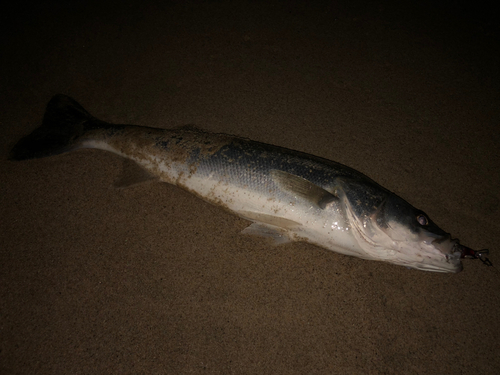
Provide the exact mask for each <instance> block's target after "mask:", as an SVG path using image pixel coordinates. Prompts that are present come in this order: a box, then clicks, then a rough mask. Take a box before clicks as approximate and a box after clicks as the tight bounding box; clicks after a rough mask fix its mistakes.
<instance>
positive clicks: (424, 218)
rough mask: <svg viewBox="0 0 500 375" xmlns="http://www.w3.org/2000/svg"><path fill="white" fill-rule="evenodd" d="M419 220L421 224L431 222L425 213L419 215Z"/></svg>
mask: <svg viewBox="0 0 500 375" xmlns="http://www.w3.org/2000/svg"><path fill="white" fill-rule="evenodd" d="M417 221H418V223H419V224H420V225H427V224H429V219H427V217H426V216H425V215H422V214H420V215H418V216H417Z"/></svg>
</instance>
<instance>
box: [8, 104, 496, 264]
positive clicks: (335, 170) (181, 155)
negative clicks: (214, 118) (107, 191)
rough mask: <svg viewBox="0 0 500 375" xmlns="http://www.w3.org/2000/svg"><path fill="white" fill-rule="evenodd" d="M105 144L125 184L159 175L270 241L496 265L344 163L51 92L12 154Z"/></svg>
mask: <svg viewBox="0 0 500 375" xmlns="http://www.w3.org/2000/svg"><path fill="white" fill-rule="evenodd" d="M86 148H91V149H99V150H104V151H108V152H112V153H114V154H117V155H119V156H121V157H123V158H124V166H125V168H124V170H125V171H127V172H125V173H124V174H123V176H122V177H121V178H120V179H119V181H118V182H117V186H119V187H126V186H131V185H135V184H138V183H141V182H143V181H147V180H151V179H156V180H158V181H161V182H166V183H169V184H173V185H175V186H178V187H180V188H182V189H184V190H186V191H188V192H190V193H192V194H194V195H195V196H197V197H199V198H201V199H203V200H205V201H207V202H209V203H211V204H214V205H216V206H219V207H222V208H223V209H226V210H227V211H229V212H231V213H233V214H235V215H237V216H239V217H241V218H243V219H245V220H248V221H249V222H250V223H251V224H250V225H249V226H248V227H246V228H245V229H244V230H243V231H242V233H244V234H249V235H257V236H262V237H266V238H269V239H271V241H272V242H273V244H275V245H277V244H284V243H289V242H294V241H302V242H308V243H311V244H313V245H316V246H319V247H321V248H324V249H327V250H332V251H334V252H337V253H340V254H344V255H348V256H354V257H357V258H361V259H368V260H376V261H383V262H387V263H391V264H395V265H399V266H405V267H407V268H411V269H417V270H423V271H431V272H443V273H457V272H460V271H461V270H462V269H463V266H462V262H461V259H463V258H472V259H480V260H481V261H482V262H483V263H485V264H487V265H491V262H490V261H489V259H488V258H487V254H488V250H478V251H476V250H472V249H470V248H468V247H466V246H463V245H461V244H460V243H459V241H458V240H457V239H453V238H452V237H451V235H450V234H449V233H446V232H445V231H443V230H442V229H441V228H439V227H438V226H437V225H436V224H435V223H434V222H433V221H432V220H431V219H430V218H429V216H428V215H427V214H426V213H425V212H423V211H422V210H420V209H417V208H415V207H413V206H412V205H411V204H410V203H408V202H407V201H405V200H404V199H402V198H400V197H399V196H397V195H396V194H394V193H392V192H391V191H389V190H388V189H386V188H384V187H382V186H380V185H379V184H377V183H376V182H375V181H373V180H372V179H371V178H369V177H367V176H366V175H364V174H362V173H361V172H358V171H357V170H355V169H353V168H350V167H348V166H345V165H343V164H340V163H337V162H334V161H330V160H327V159H324V158H321V157H318V156H314V155H310V154H306V153H303V152H299V151H294V150H291V149H287V148H284V147H279V146H274V145H270V144H265V143H261V142H256V141H252V140H249V139H246V138H242V137H237V136H232V135H227V134H219V133H210V132H206V131H203V130H201V129H198V128H195V127H192V126H191V127H189V126H188V127H186V126H185V127H178V128H173V129H160V128H151V127H145V126H138V125H121V124H111V123H108V122H105V121H101V120H99V119H97V118H95V117H94V116H92V115H91V114H90V113H89V112H87V111H86V110H85V109H84V108H83V107H82V106H81V105H80V104H78V103H77V102H76V101H75V100H74V99H72V98H70V97H69V96H66V95H62V94H59V95H55V96H54V97H53V98H52V99H51V100H50V101H49V103H48V104H47V107H46V111H45V114H44V117H43V120H42V124H41V125H40V126H39V127H38V128H36V129H35V130H33V132H32V133H30V134H29V135H27V136H25V137H23V138H22V139H20V140H19V141H18V142H17V144H15V146H14V147H13V148H12V150H11V152H10V154H9V159H10V160H13V161H22V160H29V159H36V158H44V157H52V156H56V155H59V154H63V153H67V152H71V151H75V150H78V149H86Z"/></svg>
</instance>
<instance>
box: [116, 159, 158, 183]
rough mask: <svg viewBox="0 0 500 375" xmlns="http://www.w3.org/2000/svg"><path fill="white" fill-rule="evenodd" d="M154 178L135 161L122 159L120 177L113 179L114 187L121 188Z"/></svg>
mask: <svg viewBox="0 0 500 375" xmlns="http://www.w3.org/2000/svg"><path fill="white" fill-rule="evenodd" d="M155 178H156V177H155V176H153V175H152V174H150V173H149V172H148V171H147V170H145V169H144V168H142V167H141V166H140V165H139V164H137V163H136V162H135V161H133V160H130V159H123V169H122V172H121V175H120V177H119V178H118V180H116V181H115V183H114V186H115V187H116V188H119V189H123V188H127V187H130V186H134V185H138V184H141V183H143V182H146V181H150V180H153V179H155Z"/></svg>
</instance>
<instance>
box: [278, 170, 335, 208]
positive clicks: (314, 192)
mask: <svg viewBox="0 0 500 375" xmlns="http://www.w3.org/2000/svg"><path fill="white" fill-rule="evenodd" d="M271 177H272V179H273V181H274V182H275V183H276V184H278V185H279V186H280V187H281V188H282V189H283V190H287V191H289V192H290V193H292V194H294V195H296V196H298V197H301V198H304V199H306V200H308V201H310V202H311V203H312V204H314V205H316V206H318V207H319V208H321V209H322V210H324V209H325V207H326V206H327V205H328V204H329V203H331V202H334V201H337V200H338V199H339V198H338V197H337V196H335V195H334V194H332V193H330V192H329V191H326V190H325V189H323V188H322V187H320V186H318V185H315V184H313V183H312V182H311V181H309V180H306V179H305V178H302V177H299V176H295V175H293V174H291V173H288V172H284V171H279V170H277V169H273V170H272V171H271Z"/></svg>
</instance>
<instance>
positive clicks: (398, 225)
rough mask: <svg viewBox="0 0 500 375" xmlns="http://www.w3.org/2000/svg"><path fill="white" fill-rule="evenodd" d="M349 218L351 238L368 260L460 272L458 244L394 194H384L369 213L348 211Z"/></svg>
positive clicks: (430, 269)
mask: <svg viewBox="0 0 500 375" xmlns="http://www.w3.org/2000/svg"><path fill="white" fill-rule="evenodd" d="M348 211H349V210H348ZM349 216H350V217H351V223H352V224H353V225H352V227H353V232H354V236H355V237H356V239H357V240H358V243H359V244H360V246H361V247H362V248H363V250H364V251H365V252H366V253H367V254H369V255H370V256H371V257H372V259H374V258H378V259H379V260H383V261H387V262H390V263H394V264H398V265H403V266H406V267H410V268H415V269H419V270H424V271H433V272H460V271H461V270H462V263H461V261H460V258H461V251H460V249H459V246H458V241H457V240H454V239H452V238H451V236H450V234H448V233H446V232H445V231H443V230H442V229H441V228H439V227H438V226H437V225H436V224H435V223H434V222H433V221H432V220H431V219H430V218H429V216H428V215H427V214H426V213H425V212H423V211H421V210H419V209H417V208H415V207H413V206H412V205H411V204H409V203H408V202H406V201H405V200H403V199H402V198H400V197H398V196H396V195H395V194H388V195H387V196H386V197H385V198H384V199H383V200H381V201H380V204H378V205H377V206H376V207H373V210H370V211H369V212H368V211H364V212H361V211H360V210H357V214H355V213H353V212H352V211H351V213H350V214H349Z"/></svg>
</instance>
